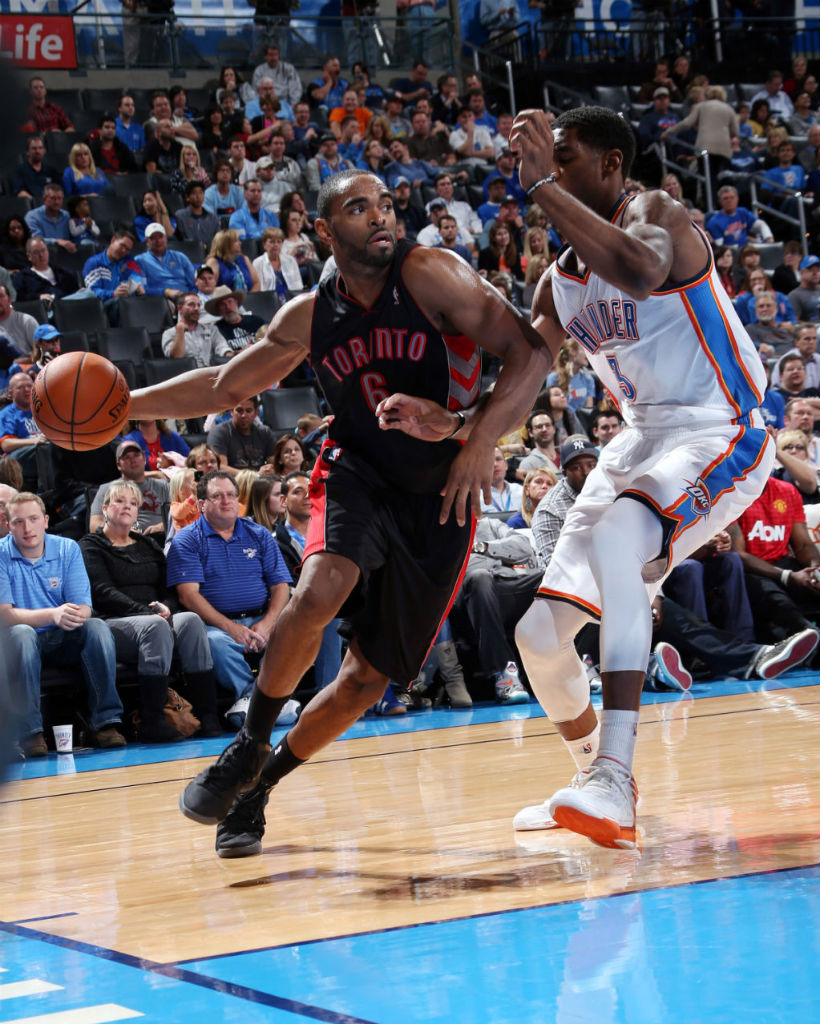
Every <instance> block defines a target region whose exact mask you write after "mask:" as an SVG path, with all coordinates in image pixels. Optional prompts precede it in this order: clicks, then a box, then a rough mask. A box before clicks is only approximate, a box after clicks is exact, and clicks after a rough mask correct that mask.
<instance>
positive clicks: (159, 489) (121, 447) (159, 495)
mask: <svg viewBox="0 0 820 1024" xmlns="http://www.w3.org/2000/svg"><path fill="white" fill-rule="evenodd" d="M116 458H117V469H118V470H119V471H120V476H119V478H118V479H117V480H109V481H108V483H105V484H102V486H101V487H100V488H99V490H98V491H97V493H96V494H95V495H94V500H93V501H92V503H91V514H90V517H89V520H88V532H89V533H94V531H95V530H96V529H97V527H98V526H102V525H103V515H102V506H103V498H104V497H105V492H106V491H107V490H108V488H109V487H110V486H111V485H112V484H116V483H121V482H122V481H123V480H127V481H129V482H130V483H132V484H136V485H137V487H139V489H140V491H141V492H142V505H141V506H140V510H139V515H138V516H137V526H138V527H139V529H140V530H141V531H142V532H143V533H150V534H154V539H155V540H156V541H158V543H159V544H160V545H162V543H163V542H164V540H165V526H166V523H167V522H168V513H169V512H170V509H171V492H170V490H169V488H168V483H167V481H166V480H160V479H159V478H157V477H152V476H146V475H145V471H146V468H147V467H146V462H145V452H144V451H143V450H142V448H140V446H139V445H138V444H137V442H136V441H122V442H120V444H118V445H117V452H116Z"/></svg>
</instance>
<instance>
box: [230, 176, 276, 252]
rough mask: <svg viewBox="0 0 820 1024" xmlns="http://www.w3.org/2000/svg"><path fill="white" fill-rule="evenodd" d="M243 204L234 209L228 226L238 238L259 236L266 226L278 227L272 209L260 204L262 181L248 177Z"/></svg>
mask: <svg viewBox="0 0 820 1024" xmlns="http://www.w3.org/2000/svg"><path fill="white" fill-rule="evenodd" d="M244 188H245V205H244V206H240V207H239V209H238V210H234V212H233V213H232V214H231V219H230V221H229V222H228V226H229V227H230V229H231V230H232V231H238V232H239V237H240V238H261V237H262V232H263V231H265V229H266V228H278V227H279V218H278V217H277V216H276V214H275V213H274V212H273V210H266V209H265V208H264V207H263V206H262V182H261V181H259V179H258V178H250V179H249V180H248V181H246V182H245V187H244Z"/></svg>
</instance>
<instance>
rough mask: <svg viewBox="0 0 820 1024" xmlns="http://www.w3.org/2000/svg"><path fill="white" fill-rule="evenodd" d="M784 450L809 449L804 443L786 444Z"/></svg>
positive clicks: (801, 450)
mask: <svg viewBox="0 0 820 1024" xmlns="http://www.w3.org/2000/svg"><path fill="white" fill-rule="evenodd" d="M782 450H783V451H784V452H804V451H806V450H807V449H806V446H805V445H804V444H784V445H783V449H782Z"/></svg>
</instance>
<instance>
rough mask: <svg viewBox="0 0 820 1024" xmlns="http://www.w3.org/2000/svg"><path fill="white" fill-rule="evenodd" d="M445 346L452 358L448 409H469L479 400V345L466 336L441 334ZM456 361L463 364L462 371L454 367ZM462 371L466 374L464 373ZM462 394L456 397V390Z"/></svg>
mask: <svg viewBox="0 0 820 1024" xmlns="http://www.w3.org/2000/svg"><path fill="white" fill-rule="evenodd" d="M441 336H442V338H443V339H444V345H445V347H446V349H447V352H448V354H449V356H450V358H449V359H448V365H449V368H450V382H451V387H450V394H449V397H448V399H447V408H448V409H450V410H453V409H469V408H470V406H471V405H472V404H473V403H474V402H475V400H476V399H477V398H478V391H479V387H480V385H481V353H480V351H479V348H478V345H476V343H475V342H474V341H473V340H472V339H471V338H468V337H467V336H466V334H445V333H444V332H443V331H442V334H441ZM454 359H456V360H458V361H459V362H460V363H461V364H462V368H461V369H457V368H456V367H455V366H454V365H453V361H454ZM462 370H463V371H464V372H462ZM452 385H455V388H456V389H457V390H458V391H459V392H460V394H459V395H457V396H456V395H454V394H453V391H454V388H453V386H452Z"/></svg>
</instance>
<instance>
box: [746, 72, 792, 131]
mask: <svg viewBox="0 0 820 1024" xmlns="http://www.w3.org/2000/svg"><path fill="white" fill-rule="evenodd" d="M758 100H766V102H767V103H768V104H769V112H770V113H771V114H772V116H773V117H776V118H777V119H778V121H788V119H789V118H790V117H791V116H792V114H793V113H794V104H793V103H792V101H791V99H790V98H789V94H788V93H787V92H784V91H783V72H782V71H770V72H769V73H768V75H767V76H766V84H765V85H764V86H763V88H762V89H761V90H760V91H759V92H756V93H755V94H754V96H752V99H751V104H752V106H754V105H755V103H756V102H757V101H758Z"/></svg>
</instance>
